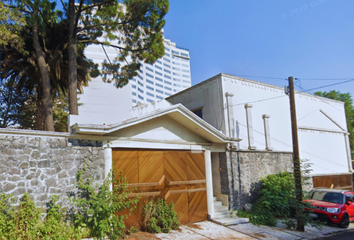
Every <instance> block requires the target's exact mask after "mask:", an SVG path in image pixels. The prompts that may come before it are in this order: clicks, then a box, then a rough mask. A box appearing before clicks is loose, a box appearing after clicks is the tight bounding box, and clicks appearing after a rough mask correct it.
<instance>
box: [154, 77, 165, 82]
mask: <svg viewBox="0 0 354 240" xmlns="http://www.w3.org/2000/svg"><path fill="white" fill-rule="evenodd" d="M155 79H156V80H158V81H160V82H163V81H162V79H161V78H159V77H155Z"/></svg>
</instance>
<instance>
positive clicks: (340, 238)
mask: <svg viewBox="0 0 354 240" xmlns="http://www.w3.org/2000/svg"><path fill="white" fill-rule="evenodd" d="M320 239H323V240H353V239H354V231H348V232H342V233H338V234H335V235H333V236H330V237H326V238H317V239H316V240H320Z"/></svg>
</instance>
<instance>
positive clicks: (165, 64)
mask: <svg viewBox="0 0 354 240" xmlns="http://www.w3.org/2000/svg"><path fill="white" fill-rule="evenodd" d="M163 65H164V66H166V67H168V68H171V66H170V65H168V64H166V63H164V64H163Z"/></svg>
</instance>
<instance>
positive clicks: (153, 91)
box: [130, 39, 192, 106]
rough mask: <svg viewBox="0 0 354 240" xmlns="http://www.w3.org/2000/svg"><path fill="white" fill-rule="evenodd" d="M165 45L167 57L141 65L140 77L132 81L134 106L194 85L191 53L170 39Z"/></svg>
mask: <svg viewBox="0 0 354 240" xmlns="http://www.w3.org/2000/svg"><path fill="white" fill-rule="evenodd" d="M164 45H165V56H164V57H162V58H160V59H158V60H156V62H155V63H154V64H149V63H141V64H142V66H141V68H140V70H139V73H138V76H137V77H135V78H133V79H132V80H131V81H130V85H131V89H132V104H133V106H135V105H136V104H137V103H138V102H140V103H146V102H154V101H157V100H160V99H164V98H165V97H168V96H171V95H172V94H174V93H176V92H180V91H182V90H184V89H186V88H189V87H190V86H191V85H192V83H191V70H190V57H189V51H188V50H187V49H184V48H180V47H177V46H176V43H174V42H171V41H170V40H168V39H165V40H164Z"/></svg>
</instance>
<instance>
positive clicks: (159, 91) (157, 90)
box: [156, 89, 163, 97]
mask: <svg viewBox="0 0 354 240" xmlns="http://www.w3.org/2000/svg"><path fill="white" fill-rule="evenodd" d="M156 92H158V93H162V94H163V91H161V90H159V89H156ZM156 97H157V95H156Z"/></svg>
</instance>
